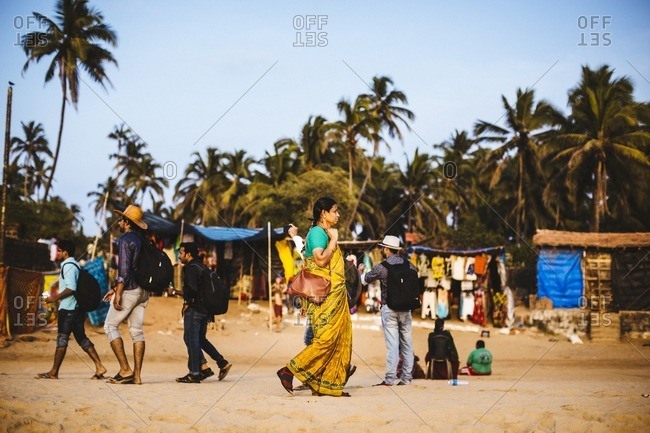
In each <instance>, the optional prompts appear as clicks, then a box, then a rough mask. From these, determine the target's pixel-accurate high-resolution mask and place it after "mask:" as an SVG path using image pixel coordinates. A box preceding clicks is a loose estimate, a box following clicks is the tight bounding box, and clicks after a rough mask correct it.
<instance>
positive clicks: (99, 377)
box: [90, 373, 106, 380]
mask: <svg viewBox="0 0 650 433" xmlns="http://www.w3.org/2000/svg"><path fill="white" fill-rule="evenodd" d="M104 379H106V378H105V377H104V375H103V374H97V373H95V374H93V376H92V377H91V378H90V380H104Z"/></svg>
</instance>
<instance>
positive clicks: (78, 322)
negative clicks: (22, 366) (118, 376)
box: [36, 240, 106, 379]
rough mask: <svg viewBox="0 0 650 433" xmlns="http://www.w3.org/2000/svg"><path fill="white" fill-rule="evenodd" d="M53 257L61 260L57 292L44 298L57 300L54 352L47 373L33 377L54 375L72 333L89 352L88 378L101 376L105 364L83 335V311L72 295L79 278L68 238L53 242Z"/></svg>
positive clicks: (42, 377)
mask: <svg viewBox="0 0 650 433" xmlns="http://www.w3.org/2000/svg"><path fill="white" fill-rule="evenodd" d="M56 246H57V256H56V258H57V259H59V260H62V261H63V262H62V263H61V275H60V276H59V282H58V284H59V292H58V294H56V295H52V296H50V297H49V298H47V302H57V301H59V300H60V301H61V303H60V305H59V316H58V327H59V330H58V334H57V336H56V350H55V352H54V364H53V365H52V368H51V369H50V371H48V372H47V373H39V374H38V375H37V376H36V378H37V379H58V378H59V369H60V368H61V363H63V358H65V353H66V350H67V348H68V340H69V339H70V334H74V338H75V340H76V341H77V344H79V346H81V348H82V349H83V350H84V352H86V353H87V354H88V356H90V359H92V360H93V362H94V363H95V374H94V375H93V376H92V377H91V379H103V378H104V374H105V373H106V368H105V367H104V365H103V364H102V361H101V360H100V359H99V355H98V354H97V351H96V350H95V346H94V345H93V343H92V341H90V339H88V337H87V336H86V331H85V329H84V322H85V321H86V314H85V313H84V312H83V311H81V310H80V309H79V308H78V306H77V300H76V298H75V296H74V294H75V292H76V290H77V281H78V279H79V269H80V268H79V264H78V263H77V261H76V260H75V258H74V253H75V246H74V244H73V243H72V242H70V241H66V240H61V241H59V242H57V245H56Z"/></svg>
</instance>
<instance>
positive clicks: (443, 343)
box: [425, 319, 459, 379]
mask: <svg viewBox="0 0 650 433" xmlns="http://www.w3.org/2000/svg"><path fill="white" fill-rule="evenodd" d="M428 343H429V352H427V355H426V357H425V362H426V363H427V379H457V378H458V365H459V362H458V351H457V350H456V345H455V344H454V339H453V337H452V336H451V333H450V332H449V331H445V321H444V320H443V319H436V322H435V328H434V330H433V332H432V333H430V334H429V341H428ZM450 367H451V368H450Z"/></svg>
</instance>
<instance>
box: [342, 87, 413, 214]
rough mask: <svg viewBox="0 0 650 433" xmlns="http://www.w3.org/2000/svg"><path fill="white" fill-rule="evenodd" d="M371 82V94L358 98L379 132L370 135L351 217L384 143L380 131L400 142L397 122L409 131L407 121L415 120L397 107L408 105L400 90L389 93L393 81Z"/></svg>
mask: <svg viewBox="0 0 650 433" xmlns="http://www.w3.org/2000/svg"><path fill="white" fill-rule="evenodd" d="M372 82H373V85H372V87H371V90H372V92H373V93H372V94H366V95H361V96H360V98H361V99H363V100H366V101H369V107H368V108H369V110H370V113H371V114H370V118H371V119H373V120H374V122H376V124H375V125H373V126H374V127H375V128H378V129H379V130H377V131H375V132H374V133H373V134H372V144H373V146H372V147H373V148H372V156H371V157H370V160H369V161H367V168H366V176H365V178H364V179H363V182H362V184H361V188H359V196H358V198H357V202H356V205H355V206H354V208H353V209H352V211H351V217H353V216H354V214H355V213H356V211H357V208H358V206H359V203H360V202H361V199H362V197H363V195H364V194H365V192H366V187H367V185H368V182H369V181H370V178H371V176H372V169H373V162H374V160H375V158H377V154H378V153H379V146H380V145H381V143H382V142H383V143H385V140H384V139H383V138H382V136H381V135H380V134H379V132H380V130H382V129H384V128H386V129H388V135H389V136H390V137H391V138H395V137H398V138H399V139H400V140H402V132H401V130H400V129H399V126H398V125H397V121H400V122H401V123H403V124H404V126H406V128H407V129H408V130H409V131H410V130H411V127H410V126H409V124H408V121H407V119H408V120H413V119H414V118H415V115H414V114H413V112H412V111H411V110H409V109H407V108H404V107H401V106H399V105H397V104H400V103H402V104H408V100H407V98H406V95H405V94H404V92H402V91H400V90H396V89H394V88H393V89H392V90H390V91H389V85H390V86H393V80H391V79H390V78H388V77H383V76H382V77H373V78H372ZM386 146H387V147H388V143H386Z"/></svg>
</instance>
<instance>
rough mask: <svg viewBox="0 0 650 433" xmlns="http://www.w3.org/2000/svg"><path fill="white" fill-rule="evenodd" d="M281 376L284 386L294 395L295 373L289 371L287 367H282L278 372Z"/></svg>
mask: <svg viewBox="0 0 650 433" xmlns="http://www.w3.org/2000/svg"><path fill="white" fill-rule="evenodd" d="M276 374H277V375H278V377H279V378H280V383H281V384H282V387H283V388H284V389H285V390H286V391H287V392H288V393H289V394H291V395H293V383H292V382H293V374H291V372H290V371H289V369H288V368H287V367H282V368H281V369H279V370H278V372H277V373H276Z"/></svg>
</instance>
